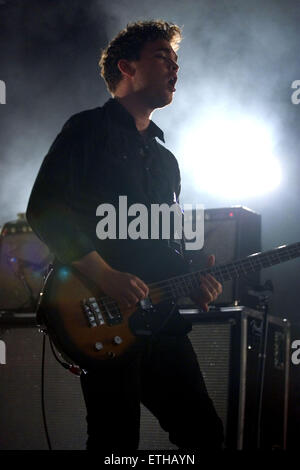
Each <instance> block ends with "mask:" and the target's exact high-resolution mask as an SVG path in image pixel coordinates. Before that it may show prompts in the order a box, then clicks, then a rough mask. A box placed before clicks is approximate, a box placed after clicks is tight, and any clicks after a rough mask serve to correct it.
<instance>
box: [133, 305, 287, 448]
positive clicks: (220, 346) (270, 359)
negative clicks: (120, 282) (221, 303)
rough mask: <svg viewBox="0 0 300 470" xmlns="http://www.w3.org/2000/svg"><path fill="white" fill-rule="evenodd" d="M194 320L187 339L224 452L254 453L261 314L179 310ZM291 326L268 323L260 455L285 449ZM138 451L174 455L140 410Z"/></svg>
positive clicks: (276, 321) (226, 309)
mask: <svg viewBox="0 0 300 470" xmlns="http://www.w3.org/2000/svg"><path fill="white" fill-rule="evenodd" d="M187 312H190V313H189V318H193V322H194V324H193V330H192V331H191V333H190V334H189V336H190V339H191V341H192V344H193V347H194V350H195V352H196V355H197V357H198V361H199V364H200V368H201V370H202V373H203V376H204V379H205V383H206V386H207V390H208V393H209V395H210V397H211V399H212V400H213V402H214V405H215V408H216V410H217V413H218V415H219V416H220V418H221V419H222V421H223V424H224V429H225V447H226V448H228V449H255V448H257V419H256V418H257V412H258V408H257V400H258V398H257V397H258V392H259V383H258V371H259V352H260V351H259V346H260V340H261V327H262V313H261V312H257V311H255V310H252V309H248V308H245V307H222V308H220V309H218V310H216V311H215V312H214V311H211V312H210V313H209V314H198V315H197V314H195V312H196V310H187V309H182V310H181V313H182V314H183V315H185V316H186V315H188V313H187ZM289 331H290V326H289V323H288V322H287V321H284V320H282V319H279V318H276V317H271V316H270V317H269V319H268V340H267V359H266V365H265V380H264V388H263V403H262V417H261V436H260V443H259V447H260V448H262V449H273V448H280V449H285V448H286V434H287V409H288V379H289V347H290V333H289ZM140 448H141V449H175V447H174V446H173V445H172V444H171V443H170V441H169V439H168V435H167V434H166V433H165V432H164V431H162V430H161V429H160V427H159V425H158V423H157V421H156V419H155V418H153V417H152V415H150V413H149V412H148V411H147V410H146V409H145V408H143V409H142V428H141V445H140Z"/></svg>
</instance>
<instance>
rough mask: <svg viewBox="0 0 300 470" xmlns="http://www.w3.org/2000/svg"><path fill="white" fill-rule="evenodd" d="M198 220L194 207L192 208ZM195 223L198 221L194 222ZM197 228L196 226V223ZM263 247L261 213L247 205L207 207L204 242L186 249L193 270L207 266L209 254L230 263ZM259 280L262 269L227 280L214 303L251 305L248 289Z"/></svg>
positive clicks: (222, 261)
mask: <svg viewBox="0 0 300 470" xmlns="http://www.w3.org/2000/svg"><path fill="white" fill-rule="evenodd" d="M192 217H193V220H195V211H193V212H192ZM194 223H195V222H194ZM194 229H195V226H194ZM259 251H261V216H260V215H259V214H257V213H256V212H254V211H252V210H250V209H247V208H245V207H228V208H220V209H219V208H218V209H206V210H205V211H204V246H203V249H202V250H195V251H192V250H189V251H186V256H187V257H188V258H190V259H191V261H192V264H191V266H192V269H193V270H194V271H196V270H198V269H201V267H204V266H206V262H207V257H208V256H209V255H210V254H214V255H215V256H216V264H223V263H229V262H231V261H233V260H236V259H239V258H244V257H246V256H248V255H250V254H252V253H257V252H259ZM259 282H260V274H259V272H256V273H251V274H250V275H248V276H246V277H244V278H240V279H236V280H233V281H228V282H226V283H224V285H223V293H222V294H221V295H220V296H219V297H218V299H217V301H216V302H215V305H218V306H228V305H238V304H240V305H248V303H247V300H246V299H247V297H248V289H249V288H251V287H253V286H255V285H258V284H259Z"/></svg>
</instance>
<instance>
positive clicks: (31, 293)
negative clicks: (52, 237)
mask: <svg viewBox="0 0 300 470" xmlns="http://www.w3.org/2000/svg"><path fill="white" fill-rule="evenodd" d="M52 260H53V256H52V255H51V254H50V252H49V250H48V248H47V247H46V245H45V244H44V243H42V242H41V241H40V240H39V239H38V237H37V236H36V235H35V234H34V233H33V232H32V229H31V227H29V225H28V223H27V221H26V219H25V216H24V214H19V219H17V220H15V221H11V222H7V223H6V224H5V225H4V226H3V228H2V231H1V237H0V310H3V311H13V312H16V311H19V312H21V311H23V312H32V311H34V310H35V306H36V303H37V300H38V298H39V292H40V290H41V287H42V284H43V275H44V273H45V271H46V270H47V266H48V264H49V263H50V262H51V261H52Z"/></svg>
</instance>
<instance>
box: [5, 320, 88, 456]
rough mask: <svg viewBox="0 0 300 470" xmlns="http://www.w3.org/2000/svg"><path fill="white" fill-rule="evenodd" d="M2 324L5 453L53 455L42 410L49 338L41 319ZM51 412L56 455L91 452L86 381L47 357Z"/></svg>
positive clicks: (48, 413) (47, 408)
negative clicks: (84, 390)
mask: <svg viewBox="0 0 300 470" xmlns="http://www.w3.org/2000/svg"><path fill="white" fill-rule="evenodd" d="M11 318H12V321H11V322H9V318H8V317H7V316H5V318H4V319H2V321H1V322H0V341H1V344H2V345H4V346H5V348H3V354H2V361H0V450H47V448H48V447H47V441H46V437H45V431H44V427H43V420H42V408H41V365H42V341H43V335H42V334H41V333H39V331H38V329H37V327H36V326H35V315H34V314H32V316H30V315H29V314H23V317H22V316H21V314H17V315H15V316H11ZM45 411H46V417H47V424H48V430H49V436H50V440H51V443H52V448H53V449H54V450H75V449H78V450H80V449H85V442H86V439H87V436H86V422H85V415H86V411H85V404H84V401H83V397H82V393H81V386H80V380H79V378H78V377H77V376H75V375H74V374H71V373H70V372H68V371H67V370H65V369H64V368H63V367H62V366H61V365H60V364H59V363H58V362H57V361H56V360H55V358H54V357H53V354H52V351H51V348H50V345H49V341H48V338H47V340H46V355H45Z"/></svg>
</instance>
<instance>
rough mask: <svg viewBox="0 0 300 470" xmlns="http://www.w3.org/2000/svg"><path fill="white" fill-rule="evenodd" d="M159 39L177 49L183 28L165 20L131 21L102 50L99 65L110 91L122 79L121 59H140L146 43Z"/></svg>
mask: <svg viewBox="0 0 300 470" xmlns="http://www.w3.org/2000/svg"><path fill="white" fill-rule="evenodd" d="M157 39H166V40H167V41H169V43H170V44H171V46H172V47H173V49H174V50H177V49H178V47H179V43H180V41H181V39H182V33H181V28H180V27H179V26H177V25H175V24H173V23H168V22H166V21H163V20H150V21H137V22H135V23H129V24H128V25H127V26H126V28H124V29H123V30H122V31H120V32H119V33H118V34H117V36H116V37H115V38H114V39H112V41H111V42H110V43H109V44H108V46H107V47H106V49H104V50H102V52H101V58H100V61H99V67H100V70H101V76H102V77H103V78H104V80H105V83H106V85H107V88H108V90H109V91H110V93H114V92H115V90H116V88H117V85H118V83H119V82H120V81H121V79H122V74H121V72H120V70H119V68H118V62H119V60H120V59H127V60H139V58H140V53H141V51H142V49H143V47H144V45H145V44H146V43H147V42H150V41H156V40H157Z"/></svg>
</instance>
